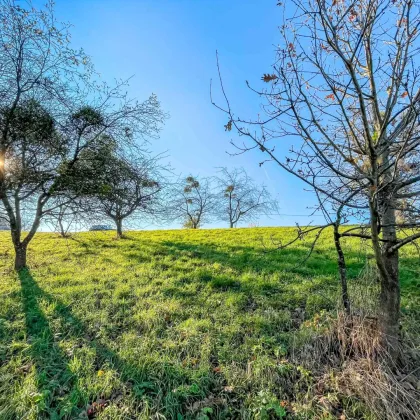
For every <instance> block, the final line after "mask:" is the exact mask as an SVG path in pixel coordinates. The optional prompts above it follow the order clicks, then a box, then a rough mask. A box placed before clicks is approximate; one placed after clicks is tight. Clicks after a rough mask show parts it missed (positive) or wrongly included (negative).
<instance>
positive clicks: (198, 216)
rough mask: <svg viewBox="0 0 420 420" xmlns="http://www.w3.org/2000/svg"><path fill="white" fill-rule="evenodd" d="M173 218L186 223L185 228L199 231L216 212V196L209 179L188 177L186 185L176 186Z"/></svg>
mask: <svg viewBox="0 0 420 420" xmlns="http://www.w3.org/2000/svg"><path fill="white" fill-rule="evenodd" d="M171 201H172V204H171V210H170V212H171V213H172V217H173V218H174V219H180V220H182V221H183V222H184V227H186V228H189V229H198V228H199V227H201V226H202V224H203V223H205V222H208V221H209V220H210V219H211V218H212V216H213V212H214V206H215V196H214V193H213V189H212V185H211V180H210V179H209V178H202V179H200V180H199V179H198V178H197V177H193V176H191V175H190V176H188V177H187V178H186V179H185V184H179V185H176V186H175V191H174V194H173V199H172V200H171Z"/></svg>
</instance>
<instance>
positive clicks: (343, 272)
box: [334, 225, 351, 315]
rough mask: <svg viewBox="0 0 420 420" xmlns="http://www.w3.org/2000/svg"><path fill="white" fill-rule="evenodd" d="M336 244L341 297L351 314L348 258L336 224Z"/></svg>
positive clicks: (348, 313) (347, 311)
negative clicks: (345, 255) (348, 287)
mask: <svg viewBox="0 0 420 420" xmlns="http://www.w3.org/2000/svg"><path fill="white" fill-rule="evenodd" d="M334 244H335V249H336V250H337V262H338V271H339V273H340V282H341V299H342V302H343V306H344V309H345V311H346V314H347V315H350V309H351V308H350V298H349V293H348V289H347V267H346V260H345V257H344V252H343V249H342V248H341V243H340V234H339V232H338V226H337V225H335V226H334Z"/></svg>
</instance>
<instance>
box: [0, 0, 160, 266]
mask: <svg viewBox="0 0 420 420" xmlns="http://www.w3.org/2000/svg"><path fill="white" fill-rule="evenodd" d="M68 29H69V26H68V25H65V24H59V23H58V22H57V21H56V20H55V18H54V13H53V2H49V3H48V4H47V5H46V7H45V9H43V10H36V9H34V8H32V7H27V8H24V7H21V6H20V5H19V4H18V2H16V1H14V0H1V1H0V203H1V204H0V219H1V220H2V222H6V223H7V224H8V225H9V226H10V229H11V237H12V241H13V245H14V248H15V253H16V258H15V268H16V269H17V270H18V269H20V268H22V267H25V265H26V253H27V248H28V245H29V243H30V241H31V240H32V238H33V237H34V235H35V233H36V232H37V230H38V228H39V226H40V224H41V222H42V221H44V220H45V219H46V218H48V217H50V218H51V217H54V216H55V217H56V220H57V223H58V224H59V226H60V224H61V226H60V230H61V231H62V232H63V233H65V229H66V228H65V226H64V224H63V221H64V220H65V219H66V220H67V219H68V217H75V214H76V212H80V209H83V206H80V204H81V203H82V202H83V203H89V205H91V206H92V208H94V209H95V210H97V211H100V212H103V213H104V214H107V215H109V216H110V217H112V218H114V220H115V221H116V223H117V226H119V227H121V221H122V220H123V219H124V217H126V216H127V215H131V214H132V213H133V212H135V211H136V210H137V209H140V208H141V209H144V210H145V209H147V210H148V209H149V208H150V206H151V205H153V201H154V197H155V196H156V195H157V194H158V193H159V190H160V187H159V185H160V183H159V170H158V166H159V165H158V164H157V159H156V158H152V157H150V154H148V153H147V152H145V151H144V150H143V148H142V147H141V145H142V144H144V142H145V141H146V140H147V139H150V138H153V137H156V136H157V135H158V133H159V129H160V126H161V124H162V123H163V121H164V119H165V118H166V115H165V113H164V112H163V111H162V110H161V108H160V104H159V101H158V100H157V98H156V96H154V95H151V96H150V97H149V98H148V99H146V100H145V101H142V102H139V101H136V100H131V99H130V98H128V97H127V94H126V92H125V90H126V83H125V82H124V81H122V82H119V83H117V84H116V85H115V86H113V87H109V86H107V85H105V84H98V82H97V81H96V78H95V72H94V69H93V66H92V64H91V62H90V59H89V57H88V56H86V55H85V54H84V53H83V51H76V50H74V49H72V48H71V46H70V44H69V39H70V36H69V33H68ZM109 201H113V203H114V206H110V205H109ZM65 223H68V222H67V221H66V222H65Z"/></svg>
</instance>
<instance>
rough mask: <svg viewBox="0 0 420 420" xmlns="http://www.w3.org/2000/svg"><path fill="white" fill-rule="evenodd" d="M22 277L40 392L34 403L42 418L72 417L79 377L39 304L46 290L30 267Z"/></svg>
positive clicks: (26, 317)
mask: <svg viewBox="0 0 420 420" xmlns="http://www.w3.org/2000/svg"><path fill="white" fill-rule="evenodd" d="M19 279H20V282H21V286H22V301H23V310H24V312H25V320H26V331H27V336H28V340H29V341H30V344H31V347H30V355H31V361H32V363H33V364H34V365H35V371H36V386H37V390H38V394H37V395H36V396H35V397H34V398H35V399H34V402H36V404H37V406H38V409H39V410H40V416H41V418H42V416H44V417H46V418H53V417H59V418H63V417H65V416H71V415H72V414H75V412H76V411H77V408H76V407H77V403H78V402H79V401H80V400H79V396H80V393H79V390H78V378H77V377H76V376H75V375H74V374H73V373H72V372H71V370H70V369H69V366H68V363H69V359H68V357H66V355H65V354H64V352H63V351H62V350H61V349H60V347H59V345H58V343H57V342H56V340H55V337H54V333H53V331H52V330H51V327H50V324H49V322H48V319H47V317H46V316H45V315H44V313H43V311H42V309H41V308H40V306H39V300H40V299H43V298H44V293H43V291H42V290H41V289H40V288H39V287H38V285H37V283H36V282H35V281H34V280H33V278H32V275H31V273H30V272H29V271H28V270H21V271H20V272H19ZM58 400H61V403H60V406H57V405H56V402H57V401H58ZM79 411H80V410H79Z"/></svg>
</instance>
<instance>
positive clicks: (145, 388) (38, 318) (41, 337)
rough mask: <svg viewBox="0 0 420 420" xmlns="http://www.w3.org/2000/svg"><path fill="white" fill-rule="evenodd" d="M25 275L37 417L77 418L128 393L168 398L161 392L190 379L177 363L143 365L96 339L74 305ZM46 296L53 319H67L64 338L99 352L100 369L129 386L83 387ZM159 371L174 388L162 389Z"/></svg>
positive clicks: (174, 409)
mask: <svg viewBox="0 0 420 420" xmlns="http://www.w3.org/2000/svg"><path fill="white" fill-rule="evenodd" d="M19 278H20V281H21V287H22V299H23V308H24V311H25V317H26V328H27V334H28V338H29V340H30V342H31V358H32V361H33V363H34V365H35V369H36V386H37V389H38V394H39V398H38V399H36V401H34V403H35V404H36V405H37V408H38V410H39V412H40V415H39V416H38V417H37V418H68V419H72V418H76V417H77V415H80V414H81V412H82V411H85V410H86V406H87V404H88V403H92V402H95V401H98V400H103V401H106V402H107V403H112V402H113V401H112V400H113V399H122V398H124V397H126V396H127V394H131V397H134V399H136V400H137V402H138V404H141V403H142V401H143V402H144V399H143V398H148V397H157V396H158V394H160V397H159V398H162V395H161V393H162V392H166V391H169V392H171V390H172V389H173V387H174V386H175V385H174V383H175V382H178V385H180V384H182V383H183V382H188V377H187V376H186V375H185V374H184V373H183V371H182V370H180V369H178V368H177V367H176V366H172V365H171V366H170V365H168V364H165V363H164V362H161V361H158V360H157V361H154V362H151V363H150V366H142V367H141V368H140V367H139V366H136V365H134V364H132V363H130V362H127V361H125V360H124V359H122V358H121V357H120V356H119V355H118V354H117V353H116V352H115V351H114V350H112V349H111V348H110V347H109V346H107V345H104V344H103V343H101V342H100V341H99V340H98V339H95V338H94V337H95V331H93V329H92V327H91V326H89V325H88V323H86V322H83V321H82V320H80V319H79V318H78V317H76V316H75V315H74V313H73V311H72V310H71V309H70V307H69V306H68V305H65V304H64V303H63V302H62V301H61V300H59V299H57V297H55V296H53V295H51V294H49V293H48V292H46V291H44V290H43V289H41V288H40V287H39V285H38V284H37V282H36V280H35V279H34V278H33V276H32V274H31V272H30V271H29V270H27V269H25V270H21V271H20V273H19ZM42 300H45V301H46V304H49V305H51V308H52V310H53V318H58V319H59V320H60V321H61V322H62V327H61V328H60V331H59V333H60V334H59V335H60V337H65V338H67V339H72V340H74V341H76V342H77V346H78V347H79V348H82V347H85V348H86V347H87V348H89V349H91V350H93V351H94V353H95V361H94V372H95V373H96V371H100V370H101V369H105V367H106V368H111V369H114V370H115V371H117V372H118V375H119V377H120V379H121V380H122V381H123V382H124V390H122V389H118V390H113V392H112V393H110V394H108V395H105V394H102V395H92V394H91V395H90V394H89V391H88V390H86V389H83V388H82V387H79V384H78V378H77V377H76V375H75V374H74V373H73V372H72V371H71V370H70V368H69V363H70V362H71V357H68V356H66V355H65V354H64V352H63V351H62V350H61V349H60V346H59V342H60V341H59V340H57V341H56V339H55V336H54V332H53V330H52V328H51V326H50V323H49V321H48V319H47V317H46V316H45V314H44V313H43V311H42V309H41V307H40V305H39V302H40V301H42ZM154 371H157V372H163V371H165V375H166V380H167V385H168V387H169V388H168V390H164V389H162V386H163V384H162V378H158V379H156V376H155V375H154V373H153V372H154ZM154 380H155V381H156V383H154V382H153V381H154ZM163 381H165V379H163ZM158 382H159V383H158ZM165 385H166V384H165ZM123 394H124V395H123ZM178 409H181V407H180V406H179V402H176V401H173V402H172V407H171V410H172V411H170V412H169V413H167V414H169V418H171V416H176V415H177V413H178V411H177V410H178Z"/></svg>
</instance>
